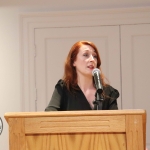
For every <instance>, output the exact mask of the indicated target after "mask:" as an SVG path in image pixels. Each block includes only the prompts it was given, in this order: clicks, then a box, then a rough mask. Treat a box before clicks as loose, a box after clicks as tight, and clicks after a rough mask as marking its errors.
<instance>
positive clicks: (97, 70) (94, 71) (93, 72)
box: [92, 68, 100, 76]
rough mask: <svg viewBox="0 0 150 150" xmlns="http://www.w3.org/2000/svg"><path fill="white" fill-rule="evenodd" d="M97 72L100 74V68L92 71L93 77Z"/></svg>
mask: <svg viewBox="0 0 150 150" xmlns="http://www.w3.org/2000/svg"><path fill="white" fill-rule="evenodd" d="M96 72H98V73H99V74H100V70H99V69H98V68H94V69H93V70H92V75H93V76H94V74H95V73H96Z"/></svg>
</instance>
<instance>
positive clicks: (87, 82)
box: [77, 76, 94, 91]
mask: <svg viewBox="0 0 150 150" xmlns="http://www.w3.org/2000/svg"><path fill="white" fill-rule="evenodd" d="M77 83H78V86H79V87H80V89H81V90H82V91H86V90H88V89H93V88H94V85H93V78H92V76H91V77H85V76H79V77H78V78H77Z"/></svg>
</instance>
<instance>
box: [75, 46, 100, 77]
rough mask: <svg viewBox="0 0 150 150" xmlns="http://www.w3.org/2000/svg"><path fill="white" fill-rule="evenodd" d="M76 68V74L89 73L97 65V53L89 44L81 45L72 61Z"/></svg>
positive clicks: (90, 73)
mask: <svg viewBox="0 0 150 150" xmlns="http://www.w3.org/2000/svg"><path fill="white" fill-rule="evenodd" d="M73 66H74V67H75V68H76V72H77V75H79V74H82V75H90V76H92V70H93V69H94V68H96V66H97V54H96V52H95V50H94V49H93V48H92V47H91V46H90V45H82V46H81V47H80V49H79V52H78V54H77V57H76V60H75V61H74V63H73Z"/></svg>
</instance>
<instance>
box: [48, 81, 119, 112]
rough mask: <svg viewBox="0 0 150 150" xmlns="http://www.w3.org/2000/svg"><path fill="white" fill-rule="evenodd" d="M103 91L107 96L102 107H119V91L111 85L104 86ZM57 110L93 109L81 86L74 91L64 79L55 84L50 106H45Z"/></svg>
mask: <svg viewBox="0 0 150 150" xmlns="http://www.w3.org/2000/svg"><path fill="white" fill-rule="evenodd" d="M103 92H104V95H105V98H104V100H103V102H102V109H103V110H115V109H118V106H117V98H118V97H119V92H118V91H117V90H116V89H114V88H113V87H112V86H110V85H108V86H106V87H103ZM93 101H94V100H93ZM57 110H58V111H69V110H92V108H91V107H90V104H89V103H88V101H87V99H86V97H85V95H84V93H83V92H82V90H81V89H80V87H79V86H77V90H76V91H75V92H74V93H72V92H69V91H68V90H67V88H66V86H65V84H64V82H63V80H59V81H58V83H57V84H56V86H55V90H54V92H53V95H52V98H51V100H50V102H49V104H48V106H47V107H46V108H45V111H57Z"/></svg>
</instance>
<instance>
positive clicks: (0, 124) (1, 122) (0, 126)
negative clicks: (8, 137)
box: [0, 117, 3, 135]
mask: <svg viewBox="0 0 150 150" xmlns="http://www.w3.org/2000/svg"><path fill="white" fill-rule="evenodd" d="M2 132H3V121H2V119H1V117H0V135H1V134H2Z"/></svg>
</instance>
